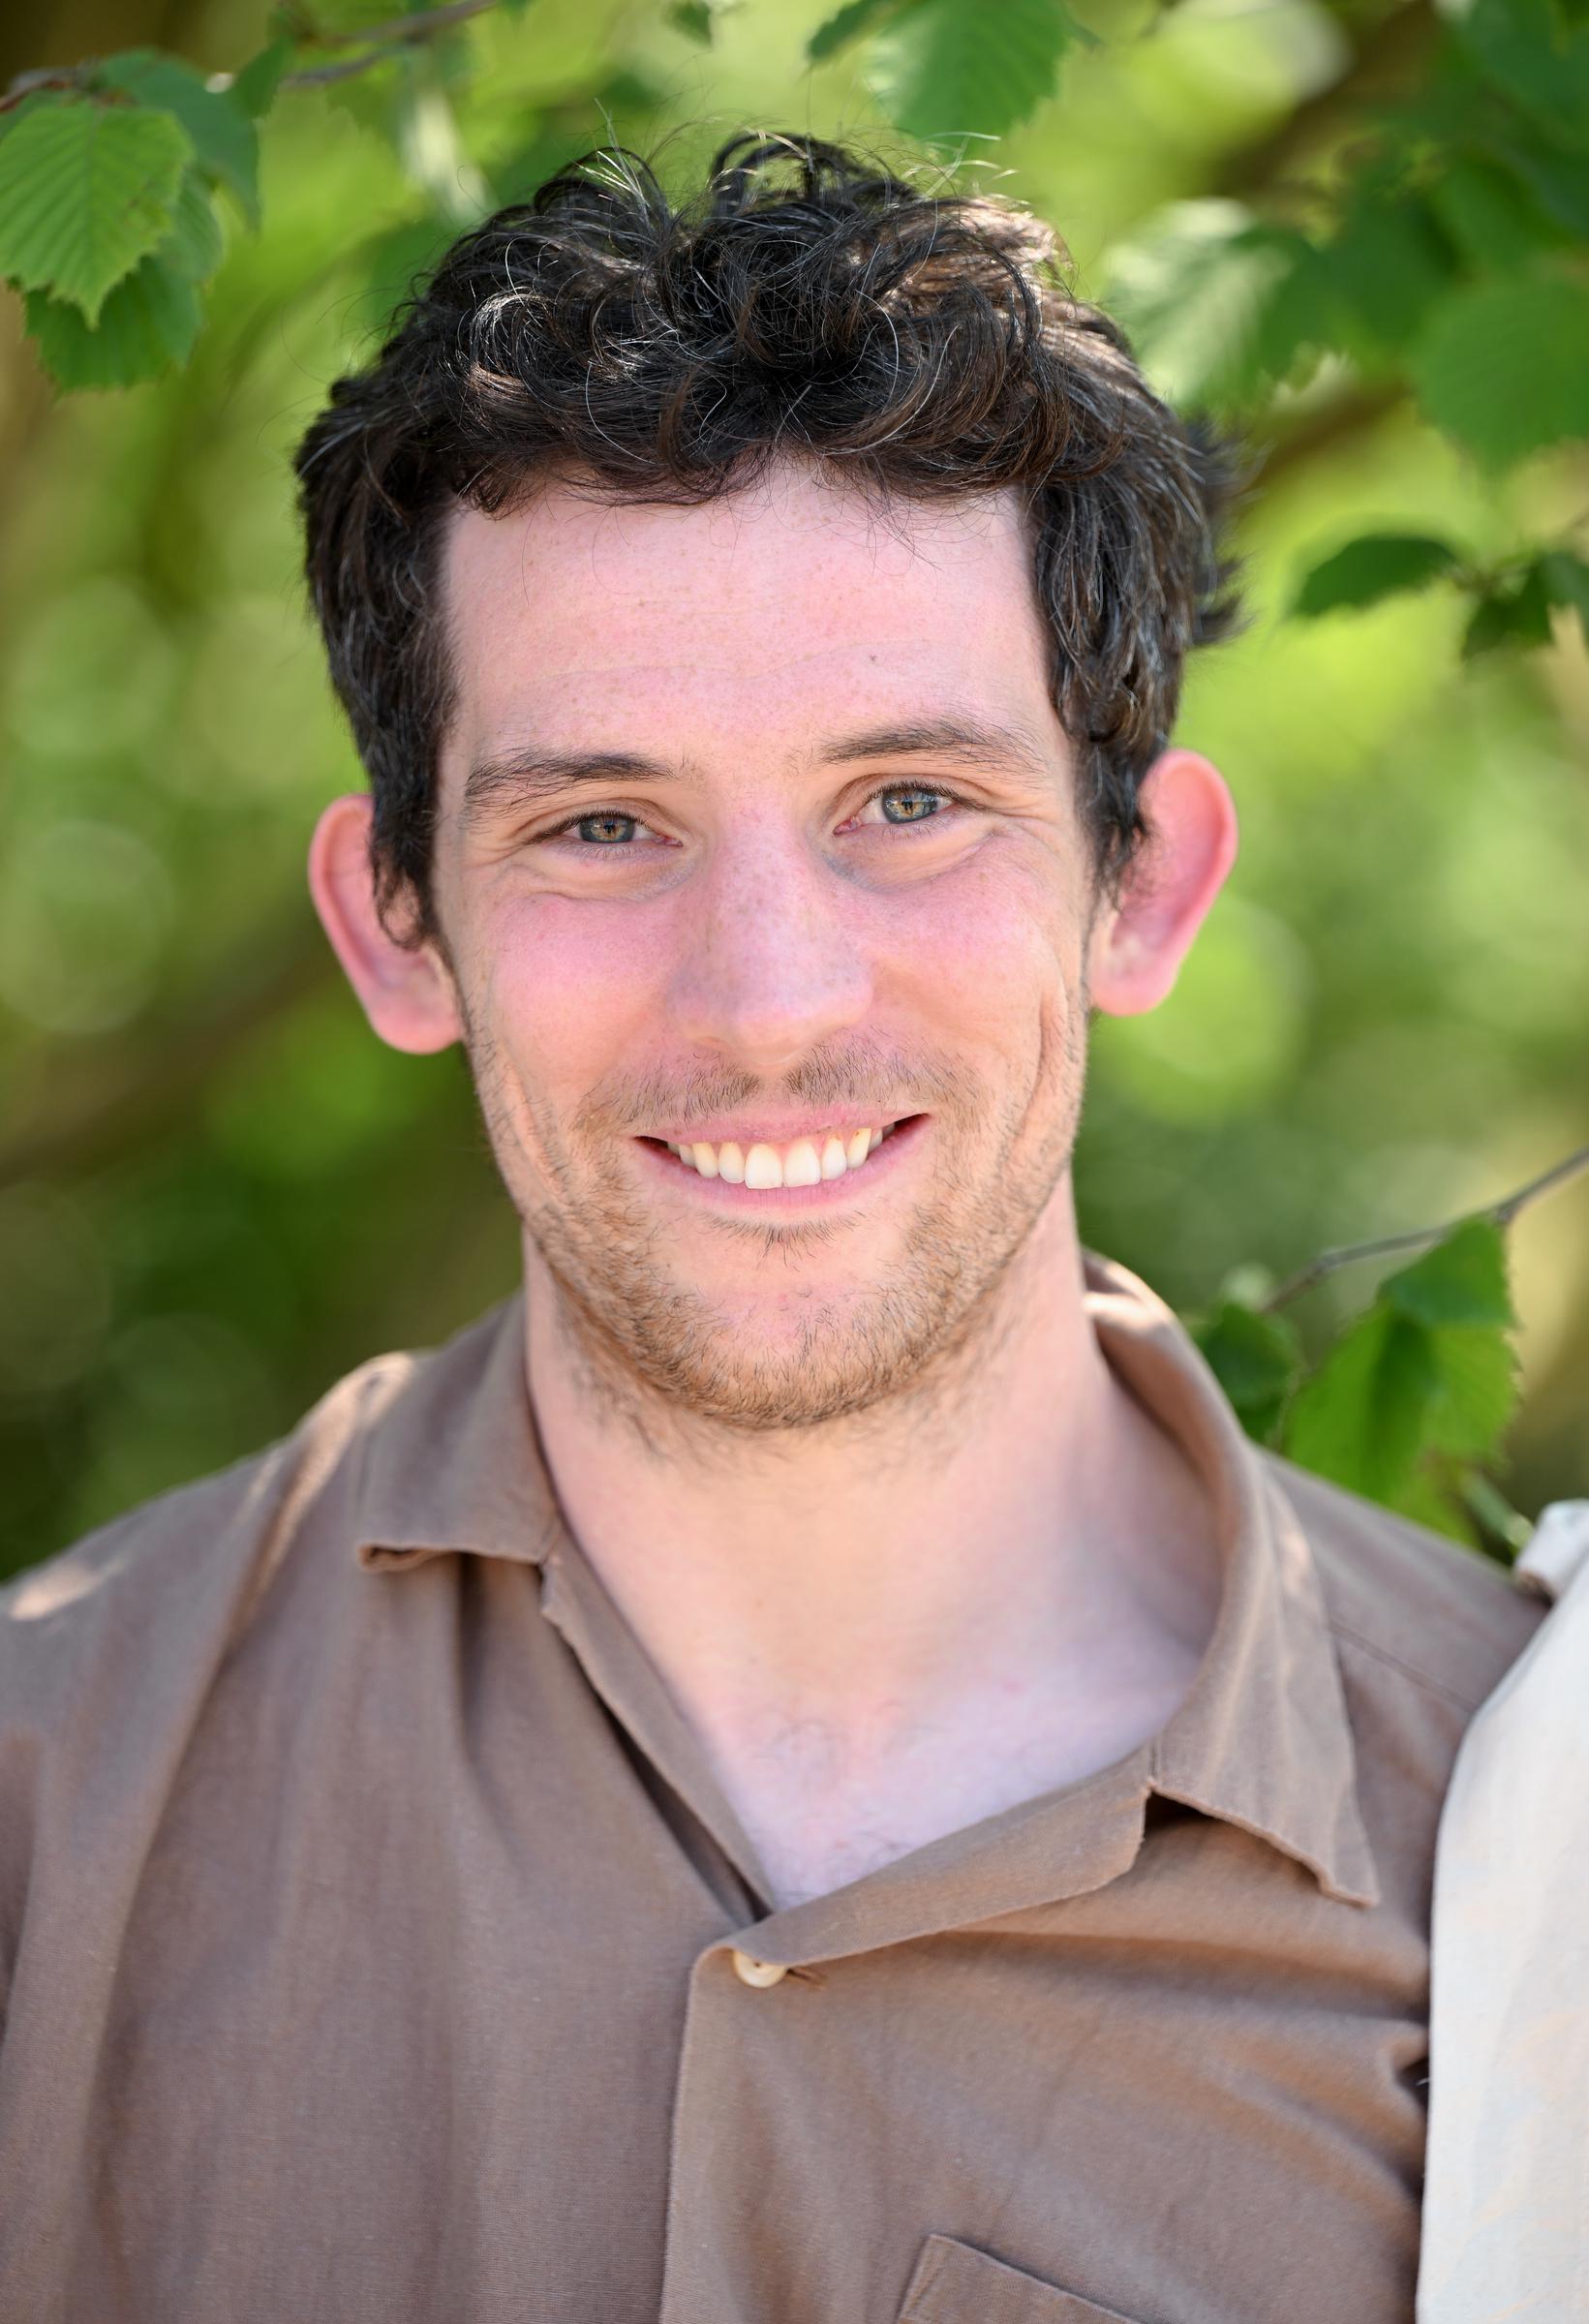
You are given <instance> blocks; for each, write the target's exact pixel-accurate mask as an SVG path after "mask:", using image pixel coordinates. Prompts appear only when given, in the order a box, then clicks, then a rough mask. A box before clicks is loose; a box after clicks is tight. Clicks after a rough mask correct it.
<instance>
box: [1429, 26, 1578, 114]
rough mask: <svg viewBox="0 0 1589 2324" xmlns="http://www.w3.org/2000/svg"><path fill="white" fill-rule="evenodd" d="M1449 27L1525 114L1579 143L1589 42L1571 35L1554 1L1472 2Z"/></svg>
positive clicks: (1474, 59) (1576, 34)
mask: <svg viewBox="0 0 1589 2324" xmlns="http://www.w3.org/2000/svg"><path fill="white" fill-rule="evenodd" d="M1450 22H1451V31H1452V34H1453V36H1454V38H1455V39H1456V40H1457V41H1458V42H1459V43H1460V45H1461V46H1462V47H1463V48H1464V49H1465V50H1466V51H1467V53H1468V55H1469V56H1470V57H1471V58H1472V59H1473V61H1474V62H1475V64H1477V65H1478V66H1479V67H1480V69H1481V71H1482V72H1483V73H1484V74H1485V75H1486V76H1488V77H1489V78H1490V79H1491V80H1492V81H1494V82H1495V83H1496V84H1497V85H1498V86H1499V87H1501V88H1504V89H1505V90H1506V92H1507V94H1508V95H1509V96H1510V97H1512V98H1513V99H1514V100H1515V102H1516V103H1517V104H1518V105H1519V106H1521V107H1523V108H1524V110H1525V111H1527V112H1530V113H1532V114H1533V115H1534V116H1535V117H1536V118H1537V119H1538V120H1541V121H1543V122H1546V123H1549V124H1552V125H1559V126H1560V127H1561V128H1563V129H1566V130H1568V131H1569V132H1572V133H1574V134H1576V135H1577V136H1578V137H1580V138H1581V136H1582V134H1583V124H1584V123H1585V122H1586V121H1589V38H1586V37H1585V36H1584V34H1582V33H1581V32H1576V33H1570V32H1569V31H1568V30H1567V28H1566V26H1565V25H1564V24H1563V22H1562V21H1561V19H1560V18H1559V17H1558V15H1557V13H1556V10H1555V8H1554V6H1553V5H1552V0H1470V5H1468V6H1467V7H1466V8H1464V9H1462V10H1460V11H1455V10H1453V11H1452V12H1451V17H1450Z"/></svg>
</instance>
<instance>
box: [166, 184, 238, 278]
mask: <svg viewBox="0 0 1589 2324" xmlns="http://www.w3.org/2000/svg"><path fill="white" fill-rule="evenodd" d="M225 250H226V237H225V235H224V234H223V233H222V231H221V221H220V219H219V218H217V216H216V215H215V204H214V202H213V201H212V200H211V199H210V195H209V189H208V188H207V186H206V185H205V183H204V181H203V179H202V178H201V177H200V176H199V171H198V170H197V169H196V168H190V169H189V170H188V171H187V173H186V175H185V176H184V177H183V180H182V183H181V185H180V186H179V187H178V188H177V193H176V208H175V210H174V211H173V212H172V214H171V230H170V232H169V233H168V235H167V237H166V239H165V241H164V242H162V244H161V245H160V248H159V250H158V251H157V252H156V253H155V256H156V257H157V258H158V259H159V260H160V261H161V262H162V264H163V265H167V266H169V267H171V268H172V269H173V270H174V271H175V272H176V273H177V274H185V275H186V276H187V278H188V280H189V281H190V282H194V283H204V282H208V280H209V278H210V276H211V275H212V274H213V273H214V272H215V269H216V268H217V266H219V265H220V263H221V260H222V256H223V254H224V253H225Z"/></svg>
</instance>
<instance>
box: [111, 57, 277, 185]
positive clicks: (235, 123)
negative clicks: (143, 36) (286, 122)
mask: <svg viewBox="0 0 1589 2324" xmlns="http://www.w3.org/2000/svg"><path fill="white" fill-rule="evenodd" d="M94 78H95V80H96V82H98V83H99V84H100V85H102V86H104V87H107V88H115V89H125V90H126V91H127V93H128V95H129V96H132V97H135V98H137V100H138V103H139V104H140V105H146V106H150V107H157V108H158V109H160V110H161V111H163V112H167V113H169V114H171V115H172V116H173V117H174V118H175V119H176V120H178V121H179V122H180V123H181V124H182V127H183V128H184V129H185V130H186V131H187V133H188V135H189V137H190V138H192V139H193V147H194V152H195V154H196V155H197V156H198V160H199V168H201V169H203V170H204V171H205V172H206V173H207V174H208V175H209V176H210V177H212V178H213V179H214V180H215V182H216V183H217V184H218V185H223V186H226V187H227V188H228V189H229V191H230V192H231V193H233V194H234V195H235V196H236V197H237V199H238V201H239V202H240V203H241V204H242V208H243V213H244V215H245V216H246V217H247V219H248V220H249V222H250V224H251V225H254V226H258V224H259V222H260V221H259V184H258V180H259V171H260V146H259V138H258V137H257V136H256V134H255V128H254V122H253V119H252V118H251V116H250V114H249V111H248V108H247V107H246V106H245V105H244V104H243V103H242V102H241V101H240V100H239V99H238V97H237V95H236V92H235V83H234V84H233V86H232V88H231V89H229V90H216V89H210V88H207V87H206V86H205V84H204V76H203V75H202V74H201V73H199V72H196V71H195V69H194V67H193V66H192V65H189V64H184V63H183V61H182V59H181V58H180V57H176V56H163V55H162V54H161V53H160V52H159V51H158V50H157V49H154V48H129V49H126V50H124V51H123V53H122V54H121V55H119V56H109V57H107V58H106V59H105V60H104V62H103V63H102V64H100V65H97V66H96V67H95V71H94Z"/></svg>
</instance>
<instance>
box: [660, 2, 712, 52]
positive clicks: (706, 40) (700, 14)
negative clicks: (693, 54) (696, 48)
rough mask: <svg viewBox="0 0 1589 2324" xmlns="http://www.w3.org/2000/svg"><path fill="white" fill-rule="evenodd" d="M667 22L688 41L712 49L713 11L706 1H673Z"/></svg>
mask: <svg viewBox="0 0 1589 2324" xmlns="http://www.w3.org/2000/svg"><path fill="white" fill-rule="evenodd" d="M667 20H668V22H669V23H670V24H671V25H672V26H673V29H674V31H675V32H682V33H684V34H685V35H686V37H687V38H688V39H689V40H692V41H698V42H699V43H700V45H701V46H702V47H703V48H710V47H711V46H712V11H711V9H710V8H708V6H707V4H706V0H673V6H672V7H671V8H670V9H669V10H668V12H667Z"/></svg>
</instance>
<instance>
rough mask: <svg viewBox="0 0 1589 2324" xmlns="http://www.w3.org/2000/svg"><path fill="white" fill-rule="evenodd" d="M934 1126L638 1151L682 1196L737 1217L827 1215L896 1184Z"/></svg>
mask: <svg viewBox="0 0 1589 2324" xmlns="http://www.w3.org/2000/svg"><path fill="white" fill-rule="evenodd" d="M928 1118H929V1117H928V1116H927V1115H925V1114H906V1115H901V1116H900V1117H899V1118H898V1119H896V1120H893V1121H888V1120H884V1121H879V1122H874V1123H869V1124H866V1125H863V1126H861V1127H858V1128H856V1129H853V1130H840V1129H832V1130H822V1131H818V1132H814V1133H813V1134H812V1135H810V1137H806V1138H793V1139H788V1140H785V1141H782V1142H779V1143H778V1144H774V1143H772V1142H771V1141H768V1140H760V1139H758V1140H756V1141H754V1142H753V1143H751V1144H749V1145H746V1144H744V1143H742V1142H740V1141H738V1140H735V1139H725V1140H721V1141H711V1140H698V1141H696V1142H694V1143H692V1144H689V1145H685V1144H683V1143H682V1142H681V1143H680V1144H678V1145H675V1144H674V1143H673V1142H672V1141H671V1140H668V1139H665V1138H650V1137H642V1138H637V1139H636V1140H635V1144H636V1145H637V1146H639V1147H642V1148H644V1149H645V1151H646V1152H647V1153H649V1154H650V1155H651V1156H652V1157H653V1158H654V1160H655V1163H656V1165H657V1168H658V1169H660V1170H662V1171H663V1172H665V1174H666V1176H667V1177H668V1179H669V1180H671V1181H672V1182H673V1183H675V1184H676V1185H678V1186H679V1187H680V1189H681V1191H683V1190H684V1188H685V1187H687V1186H689V1187H692V1188H693V1189H695V1190H697V1191H698V1192H699V1194H701V1195H703V1196H709V1197H710V1199H712V1200H714V1201H716V1202H717V1203H718V1204H722V1203H725V1202H726V1203H730V1204H731V1205H732V1206H733V1208H736V1209H747V1210H765V1209H769V1208H770V1209H774V1210H784V1209H791V1208H799V1209H809V1208H812V1207H815V1206H821V1207H823V1208H826V1207H827V1206H829V1205H830V1204H832V1203H833V1202H835V1201H836V1200H841V1199H842V1197H843V1196H844V1195H845V1194H846V1193H847V1192H850V1191H853V1192H855V1193H859V1192H861V1191H862V1190H863V1189H864V1188H865V1187H867V1186H874V1185H876V1184H878V1183H879V1182H880V1180H881V1179H882V1178H883V1177H892V1175H893V1172H894V1170H895V1168H896V1167H897V1166H898V1164H899V1163H900V1162H901V1160H902V1158H903V1155H904V1152H905V1150H906V1149H907V1148H908V1147H912V1146H914V1145H915V1143H916V1141H917V1139H918V1138H919V1136H920V1135H921V1133H922V1132H923V1131H924V1130H925V1129H926V1127H927V1123H928Z"/></svg>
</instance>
